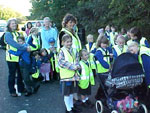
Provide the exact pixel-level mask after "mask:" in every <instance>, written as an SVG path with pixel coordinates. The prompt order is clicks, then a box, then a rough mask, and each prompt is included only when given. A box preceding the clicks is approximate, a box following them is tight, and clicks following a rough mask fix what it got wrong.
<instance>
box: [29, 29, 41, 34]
mask: <svg viewBox="0 0 150 113" xmlns="http://www.w3.org/2000/svg"><path fill="white" fill-rule="evenodd" d="M38 31H39V29H38V28H37V27H32V28H31V29H30V34H32V33H34V32H38Z"/></svg>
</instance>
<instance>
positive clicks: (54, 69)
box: [50, 53, 59, 73]
mask: <svg viewBox="0 0 150 113" xmlns="http://www.w3.org/2000/svg"><path fill="white" fill-rule="evenodd" d="M50 62H51V65H52V70H53V71H56V72H57V73H59V68H58V59H57V55H56V53H54V57H51V59H50ZM54 65H55V66H54Z"/></svg>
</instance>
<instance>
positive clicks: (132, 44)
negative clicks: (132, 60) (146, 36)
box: [128, 41, 139, 49]
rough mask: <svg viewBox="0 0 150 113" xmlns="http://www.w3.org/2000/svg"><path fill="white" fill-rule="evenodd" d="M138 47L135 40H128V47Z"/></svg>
mask: <svg viewBox="0 0 150 113" xmlns="http://www.w3.org/2000/svg"><path fill="white" fill-rule="evenodd" d="M135 46H136V47H139V44H138V43H137V42H135V41H133V42H130V43H129V44H128V49H129V48H131V47H135Z"/></svg>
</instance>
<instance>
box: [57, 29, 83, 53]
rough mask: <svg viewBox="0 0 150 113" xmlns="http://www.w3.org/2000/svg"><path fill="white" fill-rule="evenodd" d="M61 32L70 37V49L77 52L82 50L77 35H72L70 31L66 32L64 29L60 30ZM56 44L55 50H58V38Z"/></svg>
mask: <svg viewBox="0 0 150 113" xmlns="http://www.w3.org/2000/svg"><path fill="white" fill-rule="evenodd" d="M61 32H65V33H66V34H68V35H70V36H71V37H72V48H73V49H77V51H78V52H79V51H80V50H81V49H82V47H81V42H80V39H79V37H78V35H77V33H75V34H74V35H73V34H72V33H71V32H70V31H68V30H67V29H65V28H62V30H61ZM57 43H58V44H57V45H58V48H57V49H59V48H60V46H59V44H60V40H59V38H58V41H57Z"/></svg>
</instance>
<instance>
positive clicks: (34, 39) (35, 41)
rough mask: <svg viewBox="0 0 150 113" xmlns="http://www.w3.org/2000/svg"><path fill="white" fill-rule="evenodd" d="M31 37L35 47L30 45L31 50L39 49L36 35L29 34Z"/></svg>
mask: <svg viewBox="0 0 150 113" xmlns="http://www.w3.org/2000/svg"><path fill="white" fill-rule="evenodd" d="M31 37H32V39H33V41H32V44H34V45H35V46H36V48H34V47H32V46H30V48H31V51H36V50H38V49H40V42H39V39H38V37H35V36H33V35H31Z"/></svg>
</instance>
